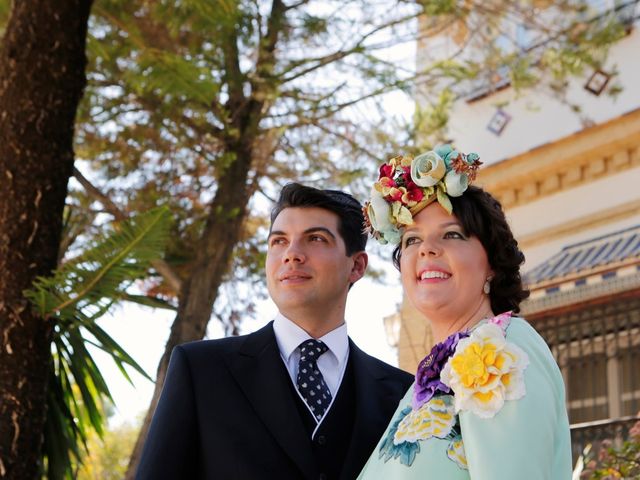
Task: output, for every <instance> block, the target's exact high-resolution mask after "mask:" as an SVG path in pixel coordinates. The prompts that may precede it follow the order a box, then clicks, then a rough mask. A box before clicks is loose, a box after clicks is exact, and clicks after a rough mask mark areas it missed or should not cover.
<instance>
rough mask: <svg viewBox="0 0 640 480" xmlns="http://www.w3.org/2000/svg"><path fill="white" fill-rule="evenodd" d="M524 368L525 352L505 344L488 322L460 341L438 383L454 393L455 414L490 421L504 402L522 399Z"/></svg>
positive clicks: (496, 326) (498, 330)
mask: <svg viewBox="0 0 640 480" xmlns="http://www.w3.org/2000/svg"><path fill="white" fill-rule="evenodd" d="M527 365H529V357H528V356H527V354H526V352H524V351H523V350H522V349H521V348H519V347H518V346H516V345H514V344H512V343H510V342H507V341H506V339H505V337H504V333H503V331H502V329H501V328H500V327H499V326H498V325H495V324H489V323H488V324H484V325H481V326H480V327H478V328H476V329H475V330H474V331H473V332H472V333H471V335H470V336H469V337H467V338H464V339H462V340H460V342H459V343H458V345H457V347H456V351H455V353H454V354H453V356H452V357H451V358H450V359H449V361H448V362H447V364H446V365H445V366H444V368H443V369H442V374H441V380H442V382H443V383H444V384H446V385H448V386H449V387H450V388H451V389H452V390H453V392H454V394H455V395H454V398H455V408H456V413H457V412H459V411H464V410H467V411H471V412H473V413H475V414H476V415H478V416H479V417H482V418H491V417H493V416H494V415H495V414H496V413H497V412H498V411H500V409H501V408H502V407H503V405H504V402H505V401H507V400H517V399H519V398H522V397H524V395H525V394H526V388H525V384H524V370H525V368H526V367H527Z"/></svg>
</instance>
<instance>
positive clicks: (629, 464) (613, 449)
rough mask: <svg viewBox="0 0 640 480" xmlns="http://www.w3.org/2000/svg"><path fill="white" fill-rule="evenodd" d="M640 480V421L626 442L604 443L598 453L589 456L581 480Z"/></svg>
mask: <svg viewBox="0 0 640 480" xmlns="http://www.w3.org/2000/svg"><path fill="white" fill-rule="evenodd" d="M631 478H640V421H638V422H636V424H635V425H634V426H633V427H631V430H630V432H629V438H628V439H627V440H625V441H624V442H620V441H618V442H615V443H614V442H611V441H610V440H605V441H603V442H602V445H601V446H600V448H599V450H598V451H597V452H594V453H591V454H589V455H588V459H587V461H586V468H585V469H584V470H583V471H582V473H581V474H580V480H614V479H631Z"/></svg>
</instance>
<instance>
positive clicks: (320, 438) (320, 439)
mask: <svg viewBox="0 0 640 480" xmlns="http://www.w3.org/2000/svg"><path fill="white" fill-rule="evenodd" d="M325 443H327V437H325V436H324V435H318V445H324V444H325Z"/></svg>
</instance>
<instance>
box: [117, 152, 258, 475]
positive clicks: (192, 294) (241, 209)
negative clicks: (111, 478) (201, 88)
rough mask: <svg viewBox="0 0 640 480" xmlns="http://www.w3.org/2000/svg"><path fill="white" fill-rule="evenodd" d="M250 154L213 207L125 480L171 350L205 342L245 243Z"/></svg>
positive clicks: (232, 169) (229, 174)
mask: <svg viewBox="0 0 640 480" xmlns="http://www.w3.org/2000/svg"><path fill="white" fill-rule="evenodd" d="M248 143H250V142H248ZM250 150H251V147H249V148H246V149H245V151H244V152H242V153H241V154H239V155H238V157H237V160H236V161H234V162H233V163H232V164H231V165H230V166H229V168H228V169H227V171H226V172H225V174H224V175H223V176H222V178H221V180H220V183H219V187H218V191H217V193H216V196H215V198H214V200H213V202H212V204H211V205H210V210H209V217H208V218H207V224H206V227H205V230H204V232H203V234H202V237H201V238H200V241H199V246H198V251H197V252H196V261H195V263H194V268H193V270H192V272H191V275H190V276H189V278H188V279H186V280H185V281H184V282H183V285H182V290H181V293H180V305H179V308H178V313H177V315H176V318H175V320H174V321H173V324H172V325H171V334H170V336H169V340H168V341H167V344H166V345H165V350H164V353H163V355H162V358H161V359H160V363H159V365H158V370H157V374H156V385H155V389H154V392H153V397H152V399H151V404H150V405H149V409H148V410H147V414H146V416H145V419H144V423H143V424H142V427H141V430H140V434H139V435H138V439H137V441H136V445H135V447H134V449H133V453H132V454H131V458H130V460H129V467H128V469H127V475H126V477H125V478H126V479H127V480H133V479H134V478H135V473H136V471H137V469H138V463H139V462H140V455H141V454H142V447H143V446H144V442H145V440H146V438H147V433H148V431H149V426H150V425H151V419H152V417H153V413H154V412H155V410H156V406H157V404H158V400H159V398H160V393H161V392H162V386H163V385H164V378H165V374H166V372H167V367H168V365H169V358H170V356H171V351H172V350H173V348H174V347H175V346H176V345H179V344H181V343H184V342H190V341H193V340H201V339H202V338H203V337H204V334H205V332H206V328H207V324H208V323H209V318H210V317H211V311H212V309H213V304H214V302H215V300H216V298H217V295H218V288H219V287H220V284H221V283H222V278H223V276H224V274H225V273H227V271H228V269H229V267H230V264H231V260H232V254H233V249H234V247H235V245H236V243H238V241H239V239H240V235H241V233H242V227H243V224H244V220H245V218H246V216H247V204H248V203H249V199H250V197H251V194H252V191H251V188H250V187H249V185H248V174H249V171H250V167H251V151H250Z"/></svg>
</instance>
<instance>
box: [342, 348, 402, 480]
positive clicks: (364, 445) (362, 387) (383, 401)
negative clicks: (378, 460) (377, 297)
mask: <svg viewBox="0 0 640 480" xmlns="http://www.w3.org/2000/svg"><path fill="white" fill-rule="evenodd" d="M349 348H350V350H349V360H350V361H351V362H353V374H354V377H355V392H356V399H355V400H356V415H355V419H354V423H353V434H352V436H351V444H350V446H349V450H348V452H347V456H346V458H345V463H344V467H343V469H342V472H341V475H340V478H341V479H345V480H346V479H353V478H356V477H357V476H358V474H359V473H360V470H361V469H362V467H363V466H364V464H365V462H366V461H367V459H368V458H369V456H370V455H371V453H372V452H373V449H374V448H375V447H376V445H377V443H378V440H379V439H380V436H381V435H382V433H383V432H384V430H385V428H386V427H387V425H388V423H389V420H390V418H387V416H386V415H385V412H387V411H388V412H390V413H393V410H394V409H395V407H396V405H395V403H396V402H394V401H393V398H392V392H390V391H389V390H388V389H387V388H386V382H385V380H384V379H385V377H386V374H385V372H384V371H381V370H380V369H379V368H376V365H375V364H373V363H372V362H371V360H370V359H369V357H368V355H367V354H365V353H364V352H363V351H362V350H360V349H359V348H358V347H357V346H356V345H355V344H354V343H353V342H352V341H351V340H349Z"/></svg>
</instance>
